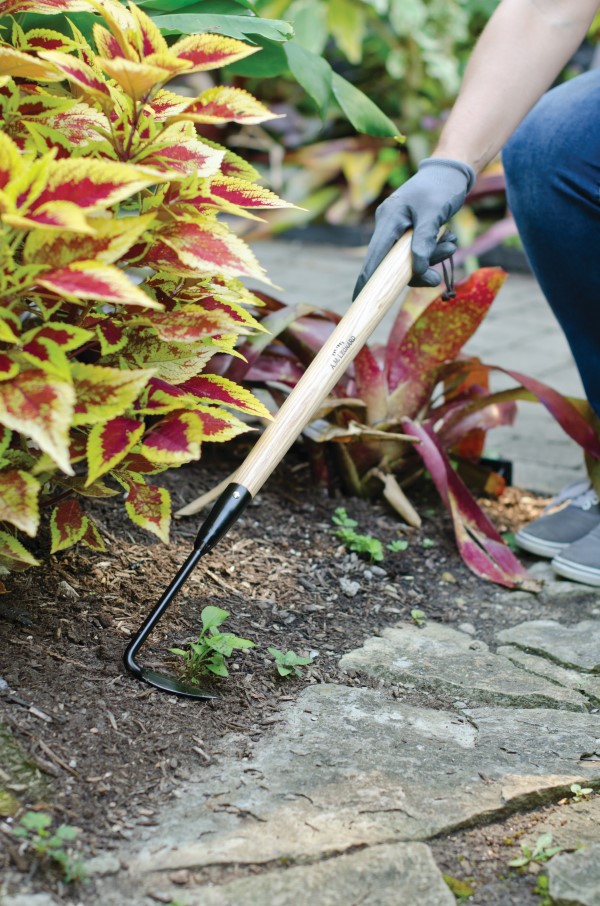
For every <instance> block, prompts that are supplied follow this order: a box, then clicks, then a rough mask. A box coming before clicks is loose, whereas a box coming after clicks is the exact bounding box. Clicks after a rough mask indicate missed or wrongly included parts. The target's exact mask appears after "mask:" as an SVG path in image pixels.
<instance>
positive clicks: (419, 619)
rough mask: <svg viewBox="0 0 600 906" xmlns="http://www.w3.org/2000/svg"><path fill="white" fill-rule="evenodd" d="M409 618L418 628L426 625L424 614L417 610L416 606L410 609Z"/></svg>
mask: <svg viewBox="0 0 600 906" xmlns="http://www.w3.org/2000/svg"><path fill="white" fill-rule="evenodd" d="M410 618H411V620H412V621H413V623H414V624H415V626H418V627H419V629H420V628H421V627H422V626H427V617H426V616H425V614H424V613H423V611H422V610H417V608H416V607H414V608H413V609H412V610H411V612H410Z"/></svg>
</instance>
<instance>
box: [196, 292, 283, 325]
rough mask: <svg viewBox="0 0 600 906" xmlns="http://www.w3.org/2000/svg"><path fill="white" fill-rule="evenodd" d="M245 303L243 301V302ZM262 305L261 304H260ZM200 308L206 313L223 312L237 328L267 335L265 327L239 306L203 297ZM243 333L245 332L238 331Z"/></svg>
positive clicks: (234, 303) (211, 297) (212, 297)
mask: <svg viewBox="0 0 600 906" xmlns="http://www.w3.org/2000/svg"><path fill="white" fill-rule="evenodd" d="M244 301H245V300H244ZM261 304H262V303H261ZM202 308H204V309H205V310H206V311H224V312H226V314H227V315H228V316H229V318H230V319H231V321H232V322H233V323H234V324H236V325H237V326H238V327H239V328H241V327H245V328H246V329H247V330H252V331H257V332H259V333H268V330H267V328H266V327H263V325H262V324H261V322H260V321H257V320H256V318H255V317H254V316H253V315H251V314H250V312H249V311H247V310H246V309H245V308H243V307H242V306H241V305H238V304H237V303H236V302H232V301H230V300H228V301H227V302H225V301H222V300H221V299H217V298H215V297H214V296H204V297H203V298H202ZM240 332H241V333H245V332H246V331H240Z"/></svg>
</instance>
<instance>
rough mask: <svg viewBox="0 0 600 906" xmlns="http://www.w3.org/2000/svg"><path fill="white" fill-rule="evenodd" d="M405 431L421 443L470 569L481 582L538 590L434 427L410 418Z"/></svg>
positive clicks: (419, 446)
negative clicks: (460, 476)
mask: <svg viewBox="0 0 600 906" xmlns="http://www.w3.org/2000/svg"><path fill="white" fill-rule="evenodd" d="M402 428H403V430H404V431H405V432H406V433H407V434H411V435H413V437H415V438H418V440H420V441H421V443H420V444H415V450H416V451H417V452H418V453H419V455H420V456H421V457H422V459H423V462H424V463H425V465H426V467H427V469H428V470H429V473H430V475H431V478H432V480H433V482H434V484H435V486H436V488H437V490H438V493H439V495H440V497H441V498H442V501H443V503H444V504H445V506H446V507H447V509H448V511H449V512H450V515H451V516H452V521H453V524H454V533H455V535H456V541H457V544H458V548H459V550H460V553H461V556H462V558H463V560H464V561H465V563H466V564H467V566H468V567H469V569H471V570H472V571H473V572H474V573H475V574H476V575H477V576H480V577H481V578H482V579H488V580H490V581H492V582H497V583H498V584H499V585H505V586H507V587H508V588H523V589H525V590H529V591H538V590H539V586H538V584H537V583H535V582H534V580H532V579H531V577H530V576H529V575H528V573H527V572H526V570H525V569H524V568H523V566H522V565H521V563H519V561H518V560H517V558H516V557H515V555H514V554H513V553H512V552H511V551H510V549H509V548H508V547H507V546H506V545H505V544H504V542H503V540H502V538H501V536H500V535H499V534H498V532H497V531H496V529H495V527H494V526H493V525H492V523H491V522H490V521H489V519H488V517H487V516H486V515H485V513H484V512H483V511H482V510H481V509H480V507H479V506H478V504H477V502H476V501H475V500H474V498H473V497H472V496H471V494H470V493H469V491H468V490H467V488H466V486H465V485H464V484H463V482H462V481H461V479H460V478H459V477H458V475H457V474H456V472H455V471H454V470H453V468H452V465H451V464H450V461H449V460H448V458H447V456H446V454H445V452H444V450H443V449H442V447H441V446H440V443H439V441H438V439H437V438H436V436H435V434H434V432H433V430H432V428H431V427H430V426H429V425H427V424H418V422H416V421H413V420H411V419H409V418H404V419H402Z"/></svg>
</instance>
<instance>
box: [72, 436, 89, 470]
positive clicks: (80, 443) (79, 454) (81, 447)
mask: <svg viewBox="0 0 600 906" xmlns="http://www.w3.org/2000/svg"><path fill="white" fill-rule="evenodd" d="M86 456H87V435H86V434H84V433H83V432H82V431H74V432H73V433H72V434H71V443H70V446H69V457H70V459H71V463H72V464H73V465H75V463H78V462H83V460H84V459H85V458H86Z"/></svg>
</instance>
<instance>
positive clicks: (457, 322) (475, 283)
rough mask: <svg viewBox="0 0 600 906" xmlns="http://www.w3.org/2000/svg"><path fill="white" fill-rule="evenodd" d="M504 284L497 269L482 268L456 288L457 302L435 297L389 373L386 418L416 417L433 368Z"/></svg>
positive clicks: (459, 343) (450, 354)
mask: <svg viewBox="0 0 600 906" xmlns="http://www.w3.org/2000/svg"><path fill="white" fill-rule="evenodd" d="M505 279H506V274H505V273H504V272H503V271H502V270H500V268H482V269H481V270H479V271H477V272H476V273H475V274H473V275H472V276H471V277H469V278H467V280H465V281H463V282H462V283H461V284H459V285H458V286H457V295H456V298H454V299H449V300H445V299H444V297H443V295H439V296H438V297H437V298H436V299H435V300H434V301H433V302H431V303H430V304H429V305H428V306H427V308H426V309H425V310H424V311H423V312H422V314H421V315H420V316H419V317H418V318H417V319H416V320H415V321H414V322H413V323H412V325H411V326H410V327H409V328H408V330H407V331H406V333H405V334H404V336H403V337H402V339H401V341H400V343H399V344H398V346H397V347H396V349H395V350H394V352H393V361H392V363H391V365H390V367H389V370H388V383H389V387H390V390H391V391H392V392H393V396H392V398H391V400H390V416H392V417H394V416H395V415H396V414H397V415H398V416H402V415H409V416H414V415H416V414H417V413H418V412H419V410H420V409H421V407H422V406H423V405H424V404H425V403H426V402H427V401H428V399H429V397H430V395H431V391H432V390H433V387H434V386H435V384H436V382H437V380H438V369H439V368H440V367H441V366H442V365H443V364H444V363H446V362H448V361H451V360H452V359H455V358H456V356H457V355H458V354H459V353H460V351H461V349H462V348H463V346H464V344H465V343H466V341H467V340H468V339H469V338H470V337H471V336H472V334H473V333H474V332H475V330H476V329H477V327H478V326H479V324H480V323H481V321H482V320H483V318H484V317H485V315H486V314H487V312H488V310H489V308H490V306H491V304H492V302H493V300H494V298H495V297H496V294H497V292H498V290H499V289H500V287H501V286H502V284H503V283H504V280H505ZM390 355H392V354H391V353H390Z"/></svg>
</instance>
